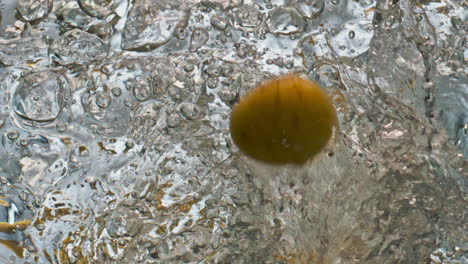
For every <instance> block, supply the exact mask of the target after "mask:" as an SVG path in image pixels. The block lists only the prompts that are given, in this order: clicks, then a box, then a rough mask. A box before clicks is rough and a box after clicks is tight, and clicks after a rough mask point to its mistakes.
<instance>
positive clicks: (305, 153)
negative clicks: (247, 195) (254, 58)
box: [230, 75, 338, 165]
mask: <svg viewBox="0 0 468 264" xmlns="http://www.w3.org/2000/svg"><path fill="white" fill-rule="evenodd" d="M337 124H338V119H337V115H336V110H335V107H334V106H333V104H332V102H331V100H330V98H329V97H328V95H327V93H326V92H325V91H324V90H323V89H322V88H321V87H320V86H319V85H318V84H316V83H315V82H312V81H309V80H306V79H303V78H301V77H299V76H297V75H287V76H283V77H279V78H277V79H273V80H270V81H267V82H265V83H263V84H261V85H260V86H259V87H257V88H255V89H254V90H253V91H251V92H250V93H248V94H247V95H246V96H244V97H243V98H241V100H240V102H239V103H238V104H237V105H236V106H235V107H234V109H233V111H232V114H231V124H230V130H231V136H232V138H233V140H234V142H235V143H236V145H237V146H238V147H239V149H240V150H241V151H242V152H243V153H245V154H246V155H247V156H249V157H251V158H253V159H255V160H258V161H262V162H265V163H269V164H273V165H285V164H295V165H304V164H305V163H306V162H307V161H309V160H311V159H312V158H313V157H314V156H315V155H317V154H318V153H319V152H320V151H321V150H322V149H323V148H324V147H325V146H326V145H327V144H328V142H329V141H330V139H331V138H332V135H333V131H334V129H335V128H336V126H337Z"/></svg>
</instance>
